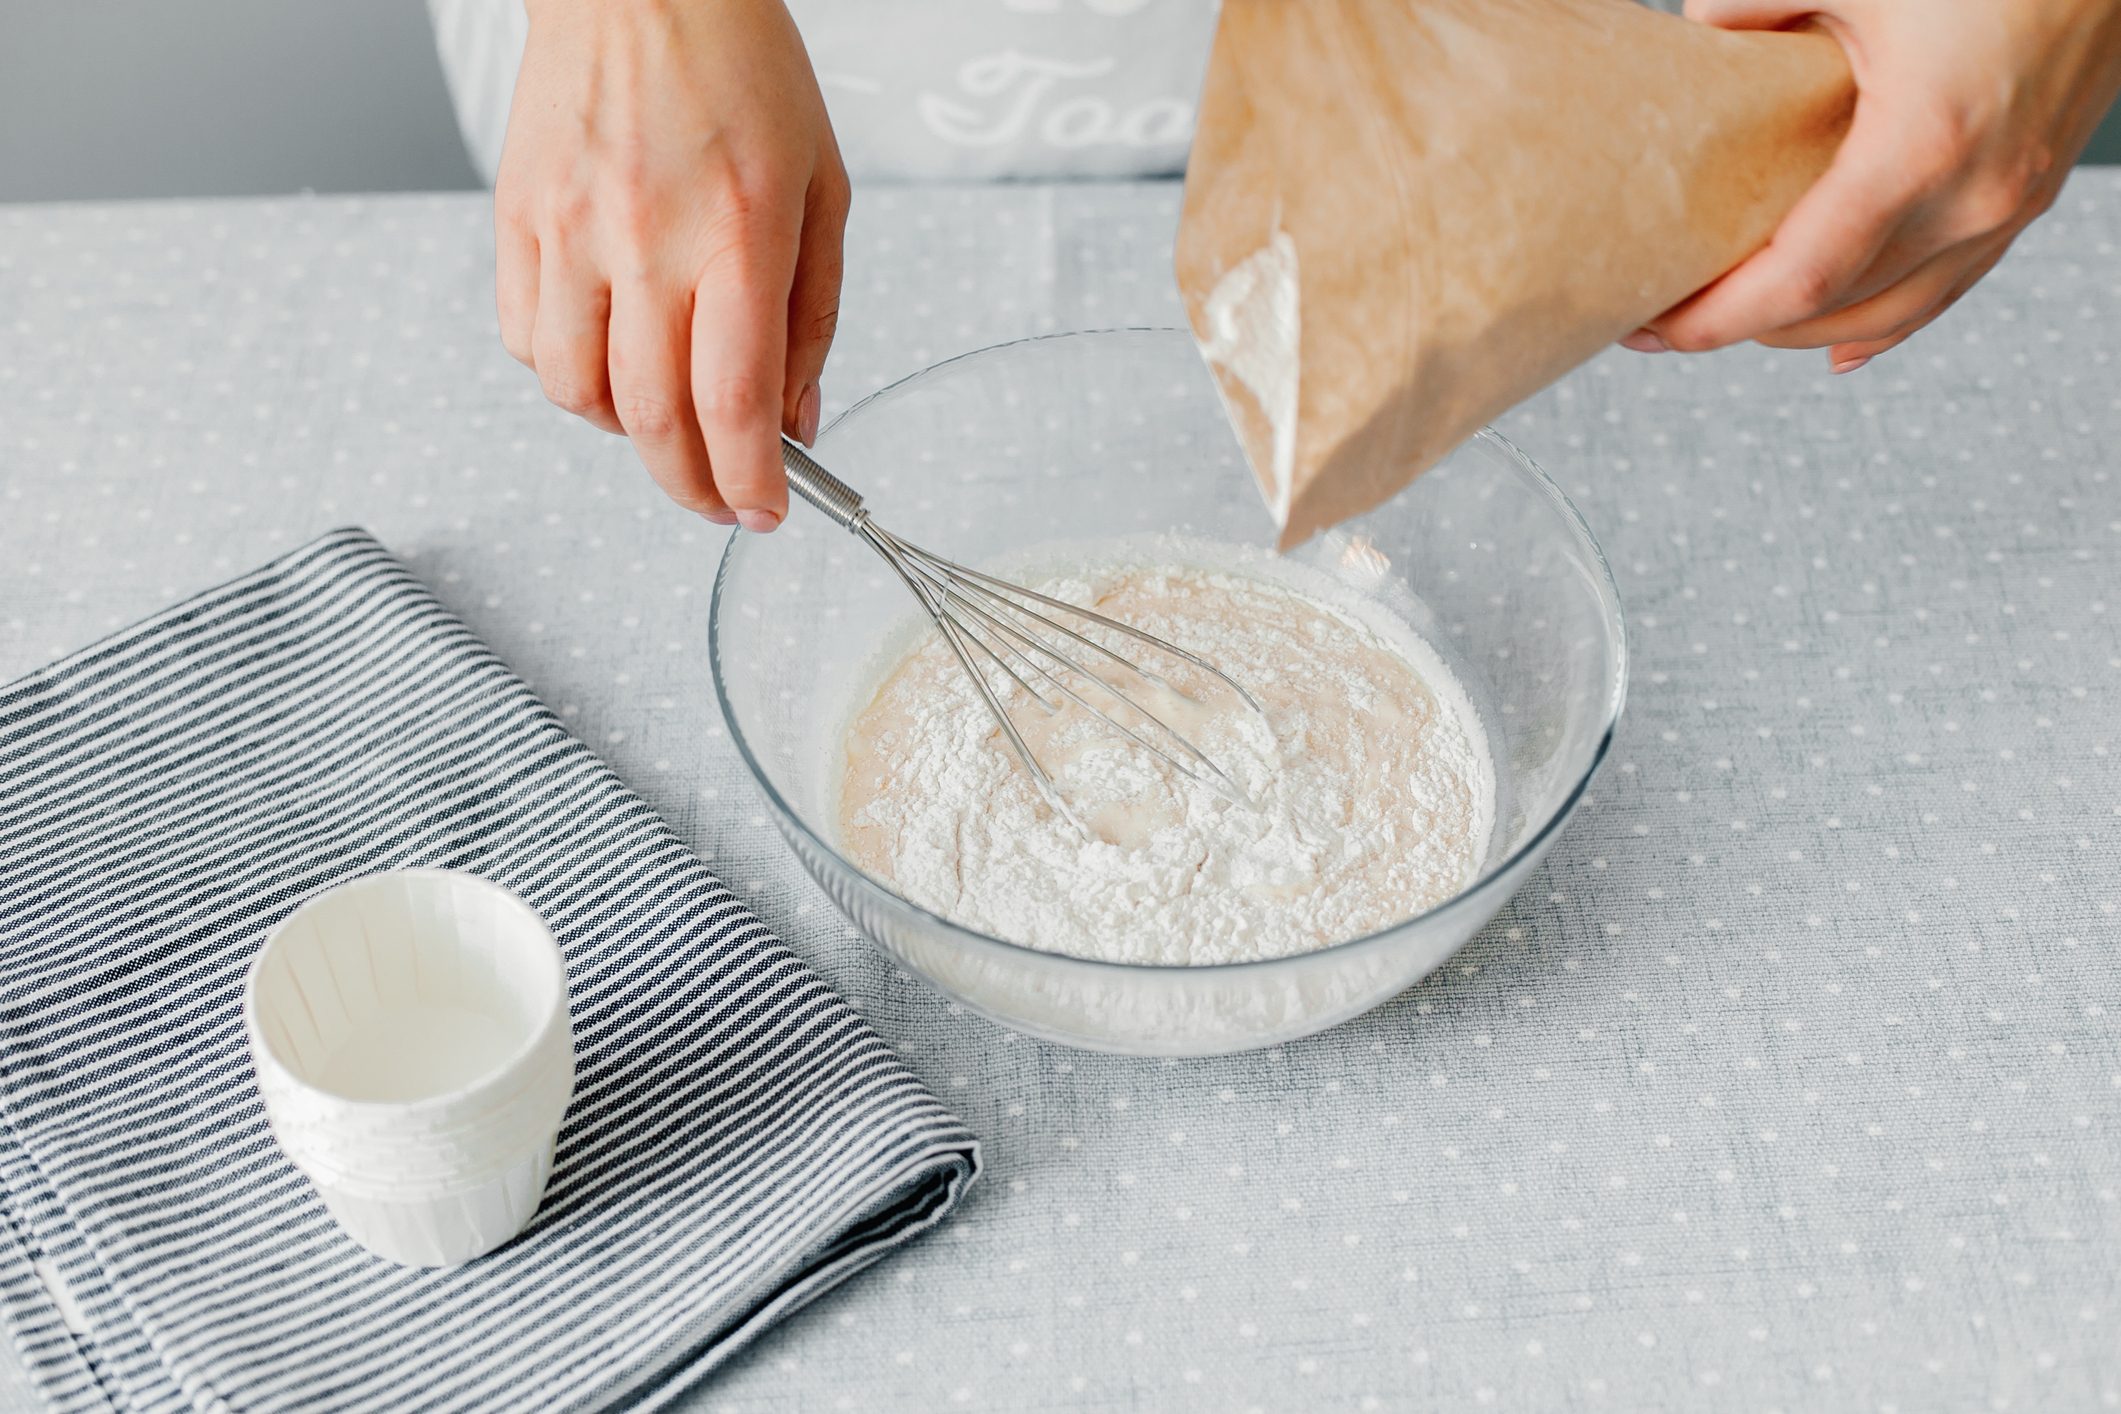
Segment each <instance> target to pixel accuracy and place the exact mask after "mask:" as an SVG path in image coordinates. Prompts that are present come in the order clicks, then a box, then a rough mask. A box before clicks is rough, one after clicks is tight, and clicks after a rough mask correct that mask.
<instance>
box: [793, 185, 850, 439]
mask: <svg viewBox="0 0 2121 1414" xmlns="http://www.w3.org/2000/svg"><path fill="white" fill-rule="evenodd" d="M848 204H849V192H848V188H847V176H846V173H845V172H844V171H843V170H841V168H840V165H839V159H838V158H837V157H836V156H835V157H834V158H833V160H832V163H831V166H830V168H829V170H821V171H820V172H819V173H818V175H817V176H816V177H814V178H812V179H811V183H810V191H809V193H808V195H807V196H806V198H805V199H804V203H803V234H802V240H801V242H800V244H799V246H798V248H797V251H796V259H795V283H794V285H793V286H792V287H791V288H790V289H789V292H788V378H787V381H786V383H785V384H784V385H783V393H782V396H783V399H784V405H783V407H782V410H781V425H782V426H783V427H784V428H786V429H787V430H788V431H789V432H790V433H791V434H793V435H794V436H796V437H797V438H799V439H801V440H802V441H804V442H806V443H807V442H809V441H810V440H811V439H812V438H814V437H816V436H817V418H818V406H819V393H818V380H819V378H820V377H822V376H823V374H824V371H825V356H826V355H827V354H828V353H830V352H831V351H832V335H833V333H834V331H835V330H836V329H838V327H839V320H840V276H841V273H842V270H843V256H842V241H843V238H844V236H845V234H846V230H847V208H848Z"/></svg>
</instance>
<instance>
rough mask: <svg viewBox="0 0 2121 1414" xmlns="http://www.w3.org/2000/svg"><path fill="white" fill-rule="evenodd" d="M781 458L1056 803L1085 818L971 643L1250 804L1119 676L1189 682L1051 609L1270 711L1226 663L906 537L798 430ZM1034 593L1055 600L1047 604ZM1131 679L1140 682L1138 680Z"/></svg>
mask: <svg viewBox="0 0 2121 1414" xmlns="http://www.w3.org/2000/svg"><path fill="white" fill-rule="evenodd" d="M781 465H782V466H783V467H785V468H786V469H787V472H788V486H789V489H791V490H793V491H794V492H795V493H796V494H797V495H798V496H801V497H802V498H803V499H804V500H806V501H808V502H809V503H810V504H811V505H813V506H816V507H817V508H818V509H819V510H821V511H823V512H824V513H825V514H826V515H828V516H831V517H832V518H833V519H834V520H835V521H837V522H839V524H840V525H841V526H842V527H844V528H845V529H846V530H848V531H849V532H851V533H852V534H853V535H854V536H856V537H857V538H858V539H860V540H862V541H863V542H864V543H866V544H867V545H868V546H869V548H870V549H872V550H874V551H876V553H877V554H878V555H880V556H882V557H883V560H884V563H885V564H887V565H889V566H891V568H892V569H893V570H894V571H895V572H896V573H897V574H898V577H899V578H900V579H901V580H903V581H905V585H906V588H907V589H909V590H911V591H912V593H913V597H914V598H916V599H918V600H919V601H920V604H921V607H922V608H923V609H925V610H926V611H927V613H928V617H929V618H930V619H932V620H934V622H935V626H936V628H937V629H938V630H940V631H941V633H942V635H943V640H944V642H946V643H948V644H949V645H950V651H951V652H952V653H954V654H955V655H956V656H957V661H958V663H959V665H960V666H961V667H963V668H964V670H965V672H966V674H967V675H968V676H969V677H970V678H971V679H972V683H973V686H975V687H977V688H978V689H979V695H980V700H981V701H983V702H985V703H986V704H987V710H988V711H989V712H990V713H992V714H993V716H994V721H995V725H996V726H998V727H1000V728H1001V730H1002V735H1003V736H1004V737H1005V738H1007V739H1008V742H1009V745H1010V746H1011V747H1013V748H1014V749H1015V751H1016V756H1017V759H1018V760H1019V761H1021V762H1022V763H1023V766H1024V769H1025V770H1026V771H1028V772H1029V773H1030V774H1031V779H1032V780H1033V781H1035V782H1036V783H1037V784H1038V788H1039V791H1040V793H1041V794H1042V795H1044V796H1045V798H1046V802H1047V803H1048V804H1049V805H1051V806H1052V807H1053V808H1054V809H1056V810H1058V811H1059V812H1060V813H1061V814H1063V815H1065V816H1067V817H1068V818H1069V819H1071V820H1076V822H1077V823H1078V824H1080V823H1081V821H1080V820H1079V819H1078V818H1077V816H1076V814H1075V812H1074V811H1073V810H1071V809H1069V807H1068V803H1067V801H1065V800H1064V799H1062V797H1061V793H1060V791H1059V789H1058V788H1057V787H1055V785H1054V784H1053V777H1052V776H1051V775H1049V774H1048V773H1047V771H1046V768H1045V767H1044V766H1042V765H1040V764H1039V761H1038V758H1037V756H1036V755H1035V754H1034V753H1033V752H1032V750H1031V748H1030V746H1029V745H1028V744H1026V742H1025V741H1024V738H1023V734H1022V733H1021V732H1019V731H1018V730H1017V729H1016V724H1015V723H1014V722H1012V721H1011V720H1010V719H1009V709H1008V708H1007V707H1006V706H1004V705H1003V703H1002V700H1001V698H1000V697H999V696H998V695H997V694H996V693H995V691H994V688H993V687H992V686H991V685H990V684H989V683H988V681H987V677H986V674H984V673H983V672H981V671H980V668H979V666H978V663H977V662H975V660H974V655H975V654H978V655H981V656H982V657H984V659H985V660H986V661H988V662H991V663H993V664H994V665H995V666H996V667H998V668H1000V669H1001V671H1002V672H1003V673H1004V674H1006V675H1007V676H1008V678H1009V679H1010V681H1012V682H1014V683H1015V684H1016V685H1017V686H1018V687H1020V688H1022V689H1023V690H1024V692H1025V693H1026V694H1028V695H1029V697H1030V699H1031V700H1032V701H1033V702H1035V703H1037V704H1038V706H1039V707H1040V708H1041V709H1042V710H1044V711H1047V712H1055V711H1059V710H1060V707H1061V703H1060V701H1058V700H1056V699H1058V698H1065V699H1066V700H1067V701H1070V702H1073V703H1075V704H1076V705H1077V706H1079V707H1081V708H1082V709H1083V710H1084V711H1086V712H1088V713H1090V714H1091V715H1092V716H1094V717H1096V718H1097V719H1099V720H1101V721H1102V722H1104V723H1105V724H1106V725H1107V726H1108V727H1110V728H1111V729H1112V730H1113V731H1114V732H1116V733H1118V734H1119V735H1120V736H1122V737H1125V738H1126V739H1127V740H1129V741H1131V742H1133V743H1134V744H1135V745H1137V746H1139V747H1141V749H1142V750H1144V751H1146V752H1148V753H1150V754H1151V755H1152V756H1154V757H1155V758H1156V759H1157V760H1159V761H1162V762H1164V763H1165V764H1166V765H1168V766H1170V767H1171V768H1172V769H1173V770H1175V771H1177V772H1179V773H1180V774H1182V775H1184V776H1186V777H1188V778H1189V779H1191V780H1194V781H1198V782H1199V783H1201V784H1202V785H1205V786H1207V787H1208V788H1209V789H1211V790H1213V791H1215V792H1216V793H1217V794H1219V795H1221V796H1223V797H1224V798H1225V799H1228V800H1230V801H1232V802H1233V803H1235V804H1238V805H1243V806H1247V807H1249V806H1251V804H1252V801H1251V800H1250V799H1249V798H1248V797H1247V796H1246V794H1245V791H1244V788H1243V787H1242V786H1240V785H1239V784H1238V783H1237V781H1236V779H1235V778H1234V777H1232V776H1231V775H1230V773H1229V772H1227V771H1225V770H1224V769H1223V768H1222V767H1220V766H1218V765H1216V764H1215V762H1214V761H1212V760H1210V759H1209V758H1208V755H1207V753H1205V752H1203V751H1202V750H1201V749H1200V748H1199V747H1198V746H1196V745H1194V744H1193V743H1192V742H1191V741H1189V740H1187V739H1186V737H1185V736H1184V735H1183V734H1182V733H1180V732H1179V731H1178V730H1177V729H1176V728H1175V727H1173V726H1172V725H1171V724H1170V723H1169V722H1166V721H1165V720H1164V719H1163V718H1161V717H1159V716H1158V715H1157V714H1156V713H1154V712H1152V711H1150V710H1149V709H1148V708H1147V707H1145V706H1143V705H1142V704H1141V703H1140V702H1139V701H1137V700H1136V698H1135V696H1133V695H1130V693H1129V692H1128V691H1127V690H1125V689H1124V688H1122V687H1121V686H1120V685H1119V683H1117V682H1114V681H1113V679H1114V678H1115V677H1117V678H1120V679H1121V680H1122V681H1127V682H1130V683H1133V684H1147V685H1148V686H1149V687H1150V688H1152V689H1154V690H1157V691H1160V692H1166V693H1172V694H1175V695H1177V696H1180V697H1184V696H1185V694H1183V693H1180V692H1179V690H1178V689H1177V688H1174V687H1172V686H1171V684H1170V683H1169V682H1167V681H1165V680H1164V679H1163V678H1162V677H1160V676H1158V675H1157V674H1156V673H1154V672H1151V671H1150V670H1149V669H1148V668H1146V667H1143V666H1142V665H1141V664H1139V663H1136V662H1134V661H1133V660H1132V659H1130V658H1128V657H1126V656H1125V655H1123V654H1120V653H1118V652H1115V651H1114V650H1113V649H1111V648H1108V647H1107V646H1105V645H1104V644H1102V643H1099V642H1098V641H1097V640H1096V639H1094V638H1091V637H1089V636H1088V635H1086V634H1084V633H1082V632H1080V631H1078V630H1077V629H1074V628H1071V627H1069V626H1068V625H1067V624H1065V623H1062V622H1060V621H1059V620H1057V619H1055V618H1054V617H1052V613H1053V612H1058V613H1061V614H1066V615H1071V616H1073V617H1075V618H1077V619H1079V620H1081V621H1083V622H1084V623H1085V624H1092V625H1095V626H1097V627H1098V628H1101V629H1108V630H1110V631H1111V632H1113V633H1117V634H1121V635H1124V636H1125V637H1127V638H1129V639H1132V640H1134V641H1136V642H1138V643H1141V644H1144V645H1146V646H1147V647H1148V648H1150V649H1151V650H1153V651H1154V652H1157V653H1163V654H1167V655H1169V656H1170V657H1172V658H1175V659H1178V660H1179V661H1181V662H1184V663H1189V664H1191V665H1192V666H1193V667H1196V668H1198V669H1200V670H1201V671H1202V672H1204V673H1208V674H1211V675H1212V676H1214V677H1215V678H1216V679H1218V680H1219V681H1221V682H1222V683H1223V684H1224V685H1225V686H1227V687H1228V688H1229V689H1230V691H1232V692H1233V693H1235V694H1236V695H1237V697H1238V699H1239V700H1240V701H1242V702H1243V703H1244V704H1245V706H1246V707H1248V708H1250V709H1251V710H1252V711H1253V712H1254V713H1255V714H1257V715H1258V716H1259V718H1260V719H1261V720H1262V721H1264V720H1265V719H1266V711H1265V709H1264V708H1262V707H1261V706H1260V705H1259V703H1258V701H1257V700H1256V699H1255V698H1254V697H1253V696H1252V694H1251V693H1249V692H1247V691H1245V689H1244V687H1243V686H1242V685H1240V684H1239V683H1238V682H1237V681H1236V680H1235V679H1234V678H1232V677H1231V676H1230V675H1229V674H1228V673H1225V672H1224V671H1223V670H1222V669H1220V668H1218V667H1216V666H1215V665H1214V664H1213V663H1210V662H1209V661H1207V660H1206V659H1205V658H1202V657H1200V656H1199V655H1198V654H1195V653H1189V652H1187V651H1186V650H1185V649H1183V648H1181V647H1179V646H1178V645H1177V644H1175V643H1167V642H1166V641H1164V640H1163V639H1161V638H1158V637H1156V636H1155V635H1154V634H1150V633H1144V632H1143V631H1142V630H1140V629H1138V628H1135V627H1134V626H1132V625H1131V624H1125V623H1122V622H1120V621H1119V620H1118V619H1113V618H1108V617H1106V616H1105V615H1103V614H1099V613H1095V612H1092V611H1091V610H1089V609H1085V608H1083V607H1081V606H1080V605H1077V604H1070V603H1068V602H1067V601H1066V600H1062V599H1055V598H1053V597H1051V596H1049V595H1045V594H1041V593H1039V592H1038V591H1037V590H1034V589H1026V588H1025V587H1024V586H1023V585H1020V584H1011V583H1010V582H1009V581H1007V580H1005V579H996V578H995V577H994V576H993V575H990V574H982V573H981V572H980V571H978V570H975V569H971V568H968V567H967V566H965V565H961V564H958V563H956V562H955V561H953V560H946V559H944V558H943V557H942V556H941V555H938V554H936V553H934V552H933V551H931V550H924V549H922V548H921V547H920V546H918V545H915V544H913V543H912V542H911V541H909V540H904V539H901V538H900V537H898V536H897V535H894V534H892V533H891V532H890V531H888V530H886V529H884V527H882V526H880V525H878V524H877V523H876V522H875V521H874V520H872V519H871V518H870V515H869V512H868V511H867V510H865V509H864V508H863V506H862V497H861V494H860V493H859V492H857V491H856V490H855V489H854V488H853V487H851V486H849V485H848V484H847V483H846V482H844V481H842V480H840V479H839V478H838V477H836V476H834V475H833V474H832V473H831V472H829V471H827V470H825V468H823V467H822V466H819V465H818V464H817V462H816V461H815V460H814V459H813V458H812V457H811V455H810V453H809V451H808V450H806V449H805V448H804V447H803V445H802V444H801V443H800V442H796V441H794V440H793V439H791V438H788V437H785V436H784V437H783V438H782V439H781ZM1033 605H1037V606H1040V607H1042V608H1044V609H1045V610H1047V611H1049V612H1046V613H1041V612H1040V611H1039V608H1034V607H1032V606H1033ZM1082 659H1088V660H1089V661H1091V662H1095V663H1098V664H1100V665H1102V666H1103V667H1104V668H1105V672H1104V674H1102V675H1101V674H1099V673H1096V672H1092V671H1091V670H1090V669H1089V668H1087V667H1085V666H1084V664H1083V662H1082V661H1080V660H1082ZM1033 682H1038V683H1041V684H1043V685H1044V687H1045V688H1046V691H1040V689H1039V688H1038V687H1034V686H1033V685H1032V684H1033ZM1135 691H1136V692H1137V693H1138V692H1139V691H1140V688H1139V686H1138V685H1137V686H1136V687H1135ZM1048 693H1051V694H1053V695H1052V696H1049V695H1048ZM1085 693H1094V694H1097V695H1101V696H1104V697H1107V698H1110V699H1112V700H1113V701H1114V702H1115V703H1119V704H1124V705H1125V706H1126V708H1127V709H1128V710H1129V711H1131V712H1132V713H1133V714H1134V715H1135V716H1136V717H1138V718H1139V719H1140V720H1139V723H1138V724H1137V725H1138V726H1139V728H1140V730H1137V729H1136V726H1129V725H1128V724H1127V723H1126V722H1123V721H1121V720H1120V719H1119V718H1118V717H1116V716H1114V715H1113V714H1112V712H1110V711H1108V710H1107V709H1106V708H1105V707H1103V706H1100V705H1099V704H1098V703H1096V702H1093V701H1091V700H1090V698H1089V697H1088V696H1086V695H1085ZM1188 700H1190V699H1188ZM1152 738H1153V739H1152Z"/></svg>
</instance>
